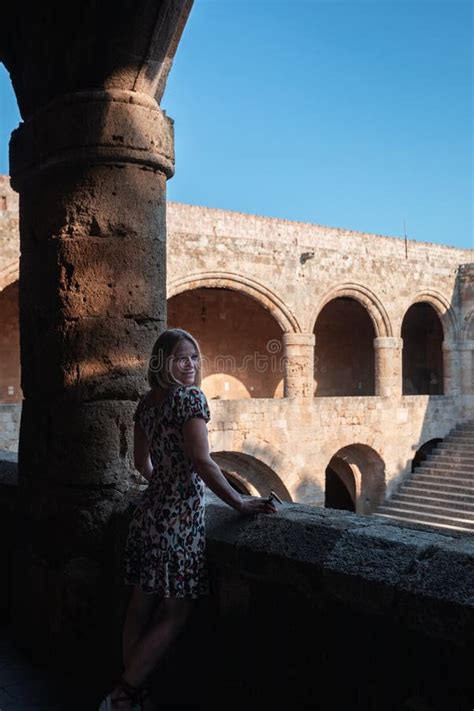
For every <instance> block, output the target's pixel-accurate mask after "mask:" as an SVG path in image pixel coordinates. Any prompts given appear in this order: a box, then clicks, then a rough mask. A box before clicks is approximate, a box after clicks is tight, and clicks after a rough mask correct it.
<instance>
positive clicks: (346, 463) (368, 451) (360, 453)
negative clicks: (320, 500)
mask: <svg viewBox="0 0 474 711" xmlns="http://www.w3.org/2000/svg"><path fill="white" fill-rule="evenodd" d="M384 494H385V464H384V462H383V459H382V458H381V457H380V455H379V454H378V453H377V452H376V451H375V450H374V449H372V448H371V447H368V446H367V445H365V444H350V445H347V446H346V447H342V448H341V449H340V450H339V451H338V452H336V454H335V455H334V456H333V457H332V458H331V460H330V461H329V464H328V466H327V468H326V490H325V495H324V505H325V506H326V508H331V509H345V510H346V511H355V512H356V513H360V514H368V513H371V512H372V511H374V510H376V508H377V507H378V505H379V504H380V503H381V502H382V500H383V498H384Z"/></svg>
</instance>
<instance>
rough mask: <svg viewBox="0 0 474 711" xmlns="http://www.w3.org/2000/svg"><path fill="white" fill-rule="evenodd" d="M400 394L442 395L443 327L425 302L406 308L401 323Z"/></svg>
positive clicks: (436, 315)
mask: <svg viewBox="0 0 474 711" xmlns="http://www.w3.org/2000/svg"><path fill="white" fill-rule="evenodd" d="M402 339H403V394H404V395H442V394H443V326H442V324H441V321H440V319H439V316H438V314H437V313H436V311H435V310H434V308H433V307H432V306H431V305H430V304H427V303H425V302H420V303H416V304H413V305H412V306H410V308H409V309H408V311H407V312H406V314H405V317H404V319H403V323H402Z"/></svg>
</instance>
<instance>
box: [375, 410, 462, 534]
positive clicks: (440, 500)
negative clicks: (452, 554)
mask: <svg viewBox="0 0 474 711" xmlns="http://www.w3.org/2000/svg"><path fill="white" fill-rule="evenodd" d="M374 515H375V516H383V517H386V518H390V519H394V520H397V521H399V522H400V523H403V522H406V523H407V524H408V523H416V524H422V525H424V526H429V527H430V528H432V527H434V528H443V529H451V530H455V531H472V532H474V420H473V421H470V422H465V423H463V424H461V425H456V427H455V428H454V429H453V430H451V432H450V433H449V434H448V435H447V436H446V437H445V439H444V440H443V441H442V442H440V443H439V444H438V445H437V446H436V447H435V448H434V449H433V450H432V452H431V453H430V454H429V455H428V456H427V458H426V459H425V460H424V461H423V462H422V463H421V464H420V465H419V466H418V467H416V469H415V471H414V472H413V473H412V474H411V475H410V476H409V477H407V479H405V481H404V482H403V484H402V485H401V486H400V487H399V489H397V491H396V492H395V493H394V494H393V496H391V497H390V498H389V499H386V500H385V501H384V503H383V504H382V505H381V506H379V508H378V510H377V512H376V513H375V514H374Z"/></svg>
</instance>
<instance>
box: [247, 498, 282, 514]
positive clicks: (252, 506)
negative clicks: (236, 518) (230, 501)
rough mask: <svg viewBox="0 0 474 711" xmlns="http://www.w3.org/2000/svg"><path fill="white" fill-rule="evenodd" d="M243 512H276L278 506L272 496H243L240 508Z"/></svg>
mask: <svg viewBox="0 0 474 711" xmlns="http://www.w3.org/2000/svg"><path fill="white" fill-rule="evenodd" d="M239 511H240V513H241V514H244V516H248V515H250V514H257V513H266V514H272V513H276V507H275V504H274V503H273V501H272V500H271V498H268V497H264V496H243V497H242V504H241V506H240V508H239Z"/></svg>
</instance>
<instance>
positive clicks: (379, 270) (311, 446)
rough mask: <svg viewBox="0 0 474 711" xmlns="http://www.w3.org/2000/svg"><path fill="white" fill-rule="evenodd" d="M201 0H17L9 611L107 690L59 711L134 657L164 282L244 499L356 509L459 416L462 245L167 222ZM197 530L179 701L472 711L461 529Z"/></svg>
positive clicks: (3, 535)
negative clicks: (127, 569)
mask: <svg viewBox="0 0 474 711" xmlns="http://www.w3.org/2000/svg"><path fill="white" fill-rule="evenodd" d="M191 5H192V2H191V0H173V2H171V1H170V0H158V1H157V2H156V3H155V2H154V3H149V2H143V1H142V0H133V2H130V0H115V1H114V3H110V4H109V3H87V4H80V5H76V6H74V8H73V9H74V10H75V12H71V7H70V6H69V5H65V4H61V3H56V2H54V3H53V2H49V0H45V1H44V2H43V3H41V4H38V3H16V4H15V3H9V4H7V6H6V7H5V9H4V12H3V15H2V24H1V25H0V61H2V62H3V64H4V65H5V67H6V68H7V70H8V72H9V74H10V77H11V80H12V85H13V88H14V91H15V95H16V97H17V101H18V106H19V110H20V114H21V124H20V126H19V127H18V128H17V129H16V130H15V131H14V132H13V134H12V138H11V141H10V173H11V184H12V186H13V188H14V190H15V191H17V192H18V194H19V214H20V219H19V226H20V230H19V231H20V246H21V250H20V251H21V257H20V263H21V268H20V270H19V278H18V271H17V270H18V264H17V251H18V246H17V242H16V239H15V238H14V232H15V230H14V229H13V228H14V225H15V224H16V220H17V218H16V202H15V201H16V198H15V196H14V195H13V194H12V193H11V192H10V189H9V186H8V180H7V179H6V178H5V179H4V180H3V181H2V186H1V187H2V189H1V191H0V208H1V212H2V216H3V218H6V219H4V220H3V226H2V228H1V230H2V231H1V238H2V242H3V245H2V247H3V246H4V245H7V247H6V248H2V254H5V255H7V257H8V261H7V263H5V264H1V265H0V278H1V283H0V286H1V288H0V301H1V303H0V313H1V314H2V319H3V320H2V326H3V328H2V341H1V349H2V350H1V354H2V360H1V371H0V401H1V402H2V403H3V404H2V405H1V415H2V428H3V432H5V429H6V427H5V425H4V423H5V421H7V420H8V421H9V423H10V424H9V427H10V433H9V439H8V440H6V441H5V442H4V446H7V447H8V448H10V449H13V448H14V447H15V441H14V440H15V438H16V437H17V434H16V429H17V428H16V425H15V422H14V419H15V417H14V416H12V412H15V410H16V412H17V414H18V410H19V405H18V400H19V396H20V393H19V389H18V388H19V377H20V374H19V363H18V357H17V355H18V335H17V323H18V320H19V324H20V333H21V363H22V369H21V390H22V395H23V400H22V403H23V404H22V412H21V437H20V441H19V452H18V464H16V462H15V461H12V459H14V457H12V455H11V453H10V454H7V455H5V456H3V457H0V514H1V515H0V560H1V564H2V575H3V577H2V585H1V586H0V614H1V615H2V617H3V618H5V617H6V618H7V619H9V620H10V622H11V623H12V624H13V627H14V630H15V635H16V636H17V638H18V639H20V640H21V641H22V645H23V646H26V647H27V648H28V649H30V650H31V651H32V652H33V653H34V654H36V656H37V657H38V658H40V659H41V661H42V662H45V661H49V662H51V661H52V660H53V661H54V663H55V664H59V665H61V666H62V667H63V668H67V670H68V671H71V670H73V671H75V672H76V676H77V681H76V683H75V684H74V686H73V691H74V697H76V694H77V695H78V692H80V691H82V690H83V689H84V687H85V686H86V685H87V684H88V683H89V682H90V681H91V680H92V679H93V678H96V679H97V683H98V684H99V686H100V689H99V686H97V688H96V689H95V690H94V689H91V698H90V701H88V702H87V703H81V704H80V705H79V706H78V705H77V704H74V701H77V700H78V699H77V698H73V694H71V699H70V701H71V703H70V705H69V706H68V708H70V709H71V711H74V709H75V707H76V708H78V709H79V708H80V709H81V711H82V709H84V708H96V707H97V705H98V702H97V699H98V698H99V693H97V694H96V692H99V691H100V692H101V693H102V692H104V691H105V684H106V683H107V678H106V676H107V675H106V669H107V668H108V669H109V671H110V675H109V677H108V679H109V680H110V679H112V678H115V677H116V675H117V674H118V672H119V669H121V660H120V627H121V623H122V619H123V617H122V613H123V603H124V602H125V601H126V595H125V593H124V590H123V585H122V579H121V576H120V575H119V571H120V562H121V558H120V555H121V550H122V547H123V532H124V530H126V524H127V520H128V519H127V517H128V516H129V514H130V510H133V506H134V502H135V499H134V497H135V496H136V493H137V486H131V485H133V484H135V485H136V484H139V482H137V480H136V478H134V475H133V473H132V471H133V470H132V466H131V465H132V462H131V450H132V440H131V427H130V423H131V420H132V415H133V411H134V409H135V407H136V401H137V399H138V397H139V394H140V393H141V392H142V391H143V390H144V388H145V381H144V377H143V374H144V371H145V367H146V362H147V358H148V354H149V349H150V346H151V343H152V342H153V340H154V339H155V337H156V335H157V334H158V333H159V332H160V330H161V329H162V328H163V326H164V325H165V323H166V320H167V317H166V302H167V298H166V296H167V294H166V289H167V290H168V306H169V308H168V311H169V316H168V321H169V322H170V323H173V322H174V323H180V325H183V326H185V327H188V328H189V329H190V330H193V331H194V332H195V333H196V336H197V337H198V338H199V339H200V340H201V342H202V346H203V350H204V352H205V356H206V363H205V365H206V373H205V376H206V377H205V379H204V386H205V388H206V390H207V392H208V394H209V396H210V398H211V404H212V415H213V418H212V427H211V439H212V445H213V450H214V456H215V457H216V458H217V459H218V461H220V463H221V464H222V466H223V468H224V469H225V471H226V472H227V474H228V476H229V477H230V478H231V480H232V481H233V482H234V484H235V486H237V487H239V488H241V489H244V490H247V491H253V490H257V491H261V492H262V493H263V492H266V491H268V489H269V488H274V489H275V490H276V491H277V492H279V493H280V495H281V498H282V499H286V500H287V501H289V500H292V501H293V502H295V501H304V502H309V503H312V504H315V503H316V504H322V503H324V504H326V505H327V506H329V507H334V506H341V507H345V508H352V509H356V511H358V512H362V513H369V512H370V511H371V510H373V508H374V507H376V505H377V502H379V501H380V500H381V497H382V496H383V494H384V492H388V491H390V490H391V489H393V488H394V487H395V485H396V483H397V481H399V480H400V479H401V478H402V477H403V475H404V473H407V472H408V471H409V468H410V462H412V460H413V459H414V457H415V458H416V453H417V452H419V451H420V448H421V449H422V448H423V447H424V446H425V445H428V446H430V443H432V442H433V440H437V439H439V438H443V437H444V436H445V434H446V433H447V432H448V431H449V430H450V429H451V428H452V427H453V425H454V424H459V423H463V422H466V421H468V418H469V417H470V416H472V401H473V391H472V352H473V343H474V334H473V330H472V329H473V320H472V314H473V310H474V305H473V298H474V296H473V281H472V280H473V275H472V266H469V264H470V263H471V261H472V254H471V253H469V252H463V251H462V250H454V249H450V248H447V247H436V246H434V245H423V244H421V245H420V244H414V243H407V244H404V243H403V242H400V241H398V240H391V239H386V238H380V237H376V236H370V235H362V234H357V233H349V232H348V233H346V232H344V231H341V230H334V229H328V228H322V227H317V226H314V225H313V226H312V225H301V224H295V223H289V222H285V221H281V220H267V219H265V218H257V217H251V216H241V215H235V214H231V213H226V212H222V211H219V210H206V209H202V208H194V207H189V206H182V205H169V209H168V225H167V215H166V212H167V211H166V180H167V179H168V178H170V177H171V176H172V175H173V172H174V140H173V123H172V121H171V120H170V119H169V118H168V117H167V116H166V114H165V112H164V111H163V110H162V108H161V106H160V101H161V98H162V95H163V91H164V87H165V83H166V78H167V75H168V72H169V70H170V67H171V64H172V61H173V57H174V54H175V52H176V49H177V46H178V44H179V40H180V36H181V32H182V30H183V27H184V25H185V23H186V21H187V17H188V14H189V12H190V10H191ZM167 227H168V229H167ZM167 232H168V235H169V237H168V238H167ZM167 241H168V245H167ZM166 255H167V257H168V260H169V263H168V266H167V265H166V259H165V257H166ZM10 257H11V258H10ZM166 270H167V271H168V279H166ZM17 281H18V292H19V297H17V294H16V290H17V285H16V282H17ZM18 301H19V319H18V317H17V311H16V304H17V303H18ZM217 322H218V323H219V328H215V327H211V326H214V324H215V323H217ZM210 324H211V325H210ZM402 342H403V345H404V348H403V351H402V348H401V345H402ZM6 354H8V356H7V355H6ZM468 447H472V444H468ZM424 451H426V449H425V450H424ZM207 544H208V556H209V560H210V564H211V565H210V572H211V582H212V588H213V594H212V595H211V596H210V598H209V608H208V612H209V613H211V614H210V615H207V614H206V615H204V618H203V626H202V628H201V634H197V635H196V637H197V640H196V641H197V647H195V648H194V649H193V647H192V644H189V648H188V649H187V650H185V654H184V657H183V656H181V658H180V657H176V656H175V657H174V659H173V658H172V660H171V663H170V666H169V667H168V668H167V670H170V668H171V670H173V668H174V675H173V674H169V675H168V676H169V678H170V679H171V681H170V683H169V687H170V688H169V691H170V698H171V699H172V702H173V703H175V702H176V701H178V703H180V702H184V703H187V702H190V703H193V702H194V703H195V701H196V689H198V693H199V691H200V692H201V693H200V696H199V698H204V699H205V700H210V701H213V700H217V701H219V703H222V699H223V698H226V699H227V698H232V699H233V700H235V701H236V702H237V703H238V705H239V702H240V705H242V707H245V708H248V706H249V705H252V704H254V703H256V702H261V701H263V700H265V701H267V702H268V701H271V702H273V701H276V702H277V703H281V701H282V700H283V699H284V700H285V702H287V701H288V702H291V703H292V704H293V705H294V703H295V702H296V703H299V702H301V703H304V704H306V705H307V704H311V705H312V706H315V705H316V706H317V705H319V701H320V700H322V699H329V700H330V703H329V706H328V708H329V707H331V708H349V707H350V708H354V709H361V711H362V709H363V711H370V710H371V709H376V710H377V711H379V709H387V711H399V710H400V709H407V711H413V709H421V708H423V709H427V711H439V710H440V709H441V708H443V709H445V708H449V709H450V710H451V709H460V710H462V711H464V709H470V708H472V701H473V696H474V694H473V688H472V682H471V679H472V674H471V669H470V666H469V665H470V660H471V659H472V639H473V638H474V635H473V615H472V581H473V576H474V573H473V560H474V556H473V543H472V540H471V539H470V538H469V537H468V536H467V535H465V534H464V533H460V532H458V531H456V532H453V531H448V532H443V533H442V535H441V534H440V533H439V532H427V531H426V530H423V531H420V530H418V529H417V527H416V526H412V527H411V528H410V529H405V528H402V527H400V526H399V525H398V524H397V523H395V522H393V521H390V520H387V519H381V518H375V517H373V516H358V515H356V514H352V513H349V512H347V511H334V510H332V509H330V510H325V509H323V508H322V507H315V506H305V505H304V504H300V503H285V504H283V506H281V507H280V509H279V511H278V514H277V515H275V516H272V517H265V516H256V517H253V518H252V519H250V520H249V519H243V518H242V517H239V515H238V514H237V513H236V512H233V511H230V510H229V508H228V507H224V506H218V505H214V504H211V505H210V506H209V510H208V512H207ZM282 610H283V611H284V612H285V614H284V615H283V616H282V614H281V613H282ZM282 618H283V619H282ZM198 632H199V630H198ZM210 633H211V634H210ZM203 638H204V639H205V640H206V644H204V645H203V644H202V640H203ZM208 640H209V643H207V642H208ZM186 655H187V657H186ZM183 669H185V670H186V676H183ZM211 669H212V670H216V672H215V675H212V674H210V673H209V672H210V670H211ZM165 671H166V669H165ZM98 677H100V678H98ZM184 679H186V682H185V683H183V680H184ZM262 679H263V680H265V683H264V684H262ZM203 682H204V685H205V686H206V688H205V689H203V688H202V684H203ZM216 682H217V683H216ZM196 684H197V686H196ZM199 685H201V686H199ZM2 693H3V692H2ZM92 697H94V700H93V698H92ZM176 697H178V698H176ZM186 697H188V698H186ZM158 698H159V702H160V704H161V703H162V701H163V695H162V693H161V690H160V693H159V694H158ZM3 699H4V696H3V695H2V700H3ZM440 704H442V705H440Z"/></svg>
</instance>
